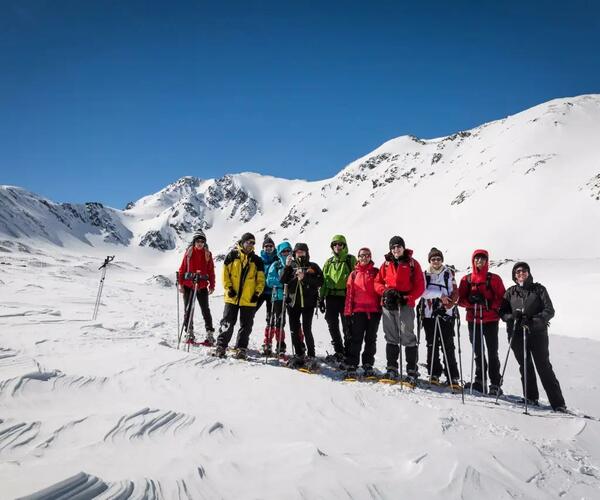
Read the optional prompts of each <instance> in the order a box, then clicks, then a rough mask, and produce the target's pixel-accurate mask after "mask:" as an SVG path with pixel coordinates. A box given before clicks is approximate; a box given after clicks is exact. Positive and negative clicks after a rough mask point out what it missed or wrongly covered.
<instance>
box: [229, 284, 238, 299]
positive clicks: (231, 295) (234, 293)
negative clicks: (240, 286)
mask: <svg viewBox="0 0 600 500" xmlns="http://www.w3.org/2000/svg"><path fill="white" fill-rule="evenodd" d="M227 297H229V298H230V299H233V298H235V297H237V293H236V292H235V290H234V289H233V287H229V289H228V290H227Z"/></svg>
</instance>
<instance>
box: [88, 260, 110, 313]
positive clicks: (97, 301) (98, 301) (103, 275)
mask: <svg viewBox="0 0 600 500" xmlns="http://www.w3.org/2000/svg"><path fill="white" fill-rule="evenodd" d="M114 258H115V256H114V255H112V256H110V255H108V256H107V257H106V259H104V263H103V264H102V265H101V266H100V267H99V268H98V269H102V274H101V277H100V283H99V284H98V293H97V294H96V303H95V304H94V313H93V315H92V321H96V318H97V317H98V309H99V308H100V301H101V300H102V290H103V289H104V279H105V278H106V269H107V267H108V264H110V263H111V262H112V261H113V260H114Z"/></svg>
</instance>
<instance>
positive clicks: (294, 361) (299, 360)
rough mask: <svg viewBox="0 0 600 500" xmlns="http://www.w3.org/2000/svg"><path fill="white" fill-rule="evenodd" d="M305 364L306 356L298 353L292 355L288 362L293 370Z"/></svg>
mask: <svg viewBox="0 0 600 500" xmlns="http://www.w3.org/2000/svg"><path fill="white" fill-rule="evenodd" d="M303 366H304V356H302V355H296V356H293V357H291V358H290V359H289V360H288V362H287V367H288V368H291V369H292V370H298V369H299V368H302V367H303Z"/></svg>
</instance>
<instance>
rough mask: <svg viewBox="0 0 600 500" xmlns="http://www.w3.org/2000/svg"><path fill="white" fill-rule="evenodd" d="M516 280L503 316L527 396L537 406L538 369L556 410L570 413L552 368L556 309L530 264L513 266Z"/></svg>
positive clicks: (507, 291) (505, 301)
mask: <svg viewBox="0 0 600 500" xmlns="http://www.w3.org/2000/svg"><path fill="white" fill-rule="evenodd" d="M512 278H513V281H514V282H515V283H516V285H513V286H511V287H510V288H509V289H508V290H506V293H505V294H504V301H503V303H502V306H501V307H500V316H501V318H502V320H503V321H506V323H507V326H506V329H507V332H508V335H509V342H510V338H511V336H513V338H512V343H511V348H512V351H513V352H514V354H515V357H516V358H517V361H518V362H519V369H520V372H521V384H522V385H523V393H524V394H525V397H526V398H527V399H528V400H529V401H530V402H532V403H533V404H537V400H538V399H539V392H538V386H537V380H536V376H535V368H537V371H538V373H539V375H540V380H541V382H542V386H543V387H544V390H545V391H546V395H547V396H548V400H549V401H550V405H551V406H552V409H553V410H554V411H560V412H566V411H567V407H566V405H565V400H564V398H563V395H562V391H561V389H560V384H559V383H558V380H557V378H556V375H555V374H554V370H553V369H552V365H551V364H550V352H549V350H548V322H549V321H550V319H552V318H553V317H554V307H553V306H552V301H551V300H550V296H549V295H548V291H547V290H546V288H545V287H544V286H542V285H541V284H539V283H534V282H533V277H532V276H531V270H530V268H529V265H528V264H527V263H526V262H517V263H516V264H515V265H514V266H513V270H512ZM523 330H525V334H526V335H527V363H526V364H527V387H525V382H524V376H523V374H524V366H523ZM532 358H533V361H532ZM534 362H535V368H534Z"/></svg>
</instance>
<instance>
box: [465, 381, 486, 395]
mask: <svg viewBox="0 0 600 500" xmlns="http://www.w3.org/2000/svg"><path fill="white" fill-rule="evenodd" d="M471 390H473V391H475V392H481V393H483V384H482V383H481V382H480V381H479V380H476V381H475V382H467V383H466V384H465V391H469V392H470V391H471Z"/></svg>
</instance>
